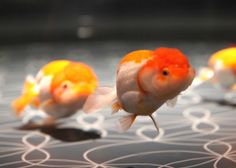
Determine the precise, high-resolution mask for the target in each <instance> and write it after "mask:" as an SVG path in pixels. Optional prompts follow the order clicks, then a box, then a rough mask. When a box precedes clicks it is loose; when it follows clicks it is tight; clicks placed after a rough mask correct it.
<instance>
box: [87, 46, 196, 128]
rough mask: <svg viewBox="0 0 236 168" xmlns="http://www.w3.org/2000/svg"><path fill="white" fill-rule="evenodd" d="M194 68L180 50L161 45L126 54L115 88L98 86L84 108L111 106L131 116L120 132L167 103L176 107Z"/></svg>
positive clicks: (89, 110) (193, 72) (122, 124)
mask: <svg viewBox="0 0 236 168" xmlns="http://www.w3.org/2000/svg"><path fill="white" fill-rule="evenodd" d="M194 76H195V71H194V69H193V68H192V67H191V65H190V64H189V61H188V60H187V58H186V57H185V56H184V55H183V53H181V52H180V51H179V50H178V49H172V48H158V49H156V50H155V51H151V50H138V51H134V52H131V53H129V54H127V55H126V56H125V57H124V58H123V59H122V60H121V61H120V63H119V65H118V69H117V74H116V87H115V88H108V87H99V88H97V90H96V91H95V93H94V94H92V95H90V96H89V97H88V99H87V101H86V103H85V105H84V108H83V110H84V111H85V112H87V113H91V112H95V111H97V110H100V109H102V108H103V107H105V106H106V105H112V109H113V113H116V112H118V111H119V110H120V109H123V110H125V111H126V112H128V113H129V115H127V116H124V117H122V118H121V119H120V120H119V125H120V129H121V131H126V130H128V129H129V128H130V127H131V125H132V123H133V122H134V120H135V118H136V117H137V116H150V118H151V119H152V121H153V123H154V125H155V127H156V129H157V130H158V125H157V123H156V121H155V120H154V118H153V116H152V113H153V112H155V111H156V110H157V109H158V108H159V107H160V106H161V105H162V104H164V103H165V102H167V104H168V105H169V106H173V105H174V104H175V103H176V101H177V96H178V94H179V93H180V92H181V91H183V90H185V89H187V87H188V86H189V85H191V83H192V80H193V78H194Z"/></svg>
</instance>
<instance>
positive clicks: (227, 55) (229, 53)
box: [208, 47, 236, 73]
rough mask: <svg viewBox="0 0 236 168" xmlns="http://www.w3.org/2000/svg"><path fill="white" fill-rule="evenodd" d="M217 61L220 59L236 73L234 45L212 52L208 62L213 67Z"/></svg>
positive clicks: (235, 48)
mask: <svg viewBox="0 0 236 168" xmlns="http://www.w3.org/2000/svg"><path fill="white" fill-rule="evenodd" d="M217 61H220V62H221V63H222V64H223V66H224V67H226V68H232V69H233V70H234V72H235V73H236V47H231V48H227V49H223V50H220V51H218V52H216V53H214V54H213V55H212V56H211V57H210V59H209V62H208V64H209V66H210V67H211V68H213V66H214V65H215V64H216V63H217Z"/></svg>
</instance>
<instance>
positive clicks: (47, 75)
mask: <svg viewBox="0 0 236 168" xmlns="http://www.w3.org/2000/svg"><path fill="white" fill-rule="evenodd" d="M97 84H98V81H97V77H96V75H95V73H94V72H93V70H92V69H91V68H90V67H89V66H88V65H85V64H83V63H80V62H73V61H68V60H56V61H52V62H50V63H48V64H46V65H45V66H43V67H42V68H41V69H40V71H39V72H38V73H37V75H36V77H35V78H34V77H32V76H28V77H27V78H26V80H25V83H24V87H23V91H22V95H21V96H20V97H19V98H17V99H16V100H15V101H13V102H12V107H13V109H14V110H15V112H16V115H17V116H20V114H21V113H22V112H23V111H24V110H25V108H26V107H27V106H33V107H34V108H37V109H41V110H42V111H44V112H46V113H47V114H48V115H49V116H50V117H49V118H48V119H49V120H48V121H50V123H51V122H54V121H55V119H58V118H63V117H68V116H70V115H72V114H74V113H75V112H76V111H77V110H79V109H81V108H82V106H83V105H84V102H85V100H86V99H87V97H88V95H90V94H91V93H93V92H94V90H95V88H96V87H97Z"/></svg>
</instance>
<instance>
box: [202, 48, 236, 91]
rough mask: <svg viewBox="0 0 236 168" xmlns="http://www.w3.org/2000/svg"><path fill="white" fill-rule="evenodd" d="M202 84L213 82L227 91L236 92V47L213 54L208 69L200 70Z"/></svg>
mask: <svg viewBox="0 0 236 168" xmlns="http://www.w3.org/2000/svg"><path fill="white" fill-rule="evenodd" d="M198 79H199V81H201V82H200V83H203V82H205V81H211V82H212V83H213V84H216V85H217V86H220V87H221V88H223V89H226V90H236V47H230V48H226V49H222V50H220V51H217V52H216V53H213V54H212V55H211V57H210V58H209V60H208V67H204V68H202V69H201V70H200V72H199V75H198Z"/></svg>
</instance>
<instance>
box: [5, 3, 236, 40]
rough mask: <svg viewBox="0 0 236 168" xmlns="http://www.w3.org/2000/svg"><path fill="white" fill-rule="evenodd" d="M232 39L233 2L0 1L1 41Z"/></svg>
mask: <svg viewBox="0 0 236 168" xmlns="http://www.w3.org/2000/svg"><path fill="white" fill-rule="evenodd" d="M235 37H236V3H235V0H234V1H233V0H144V1H138V0H96V1H95V0H69V1H68V0H1V1H0V43H1V44H12V43H23V42H24V43H25V42H27V43H28V42H30V43H31V42H45V41H50V42H52V41H63V42H67V41H85V40H87V41H88V40H139V41H143V40H190V41H195V40H200V41H221V40H225V41H231V42H234V41H235Z"/></svg>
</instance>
